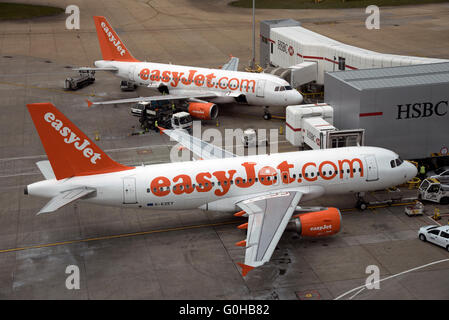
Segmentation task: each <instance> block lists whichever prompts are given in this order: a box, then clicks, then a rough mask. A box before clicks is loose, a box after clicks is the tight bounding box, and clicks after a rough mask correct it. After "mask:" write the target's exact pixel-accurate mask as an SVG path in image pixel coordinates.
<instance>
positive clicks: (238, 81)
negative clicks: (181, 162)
mask: <svg viewBox="0 0 449 320" xmlns="http://www.w3.org/2000/svg"><path fill="white" fill-rule="evenodd" d="M94 21H95V27H96V28H97V35H98V40H99V42H100V49H101V53H102V55H103V60H99V61H95V66H96V68H89V67H83V68H77V69H75V70H104V71H110V72H112V73H113V74H114V75H116V76H117V77H119V78H122V79H124V80H126V81H129V82H132V83H134V84H136V85H140V86H147V87H151V88H157V89H158V90H159V91H160V92H161V93H164V94H166V95H163V96H156V97H140V98H134V99H121V100H112V101H101V102H93V103H92V102H90V101H88V104H89V106H90V105H92V104H117V103H131V102H140V101H155V100H186V101H187V103H188V104H189V106H188V110H189V113H190V114H191V115H192V116H194V117H196V118H199V119H204V120H208V119H214V118H216V117H217V115H218V108H217V105H216V103H234V102H238V103H245V104H249V105H256V106H265V107H268V106H288V105H296V104H300V103H301V102H302V100H303V98H302V95H301V94H300V93H299V92H298V91H297V90H294V89H292V87H291V86H290V84H289V83H288V82H287V81H285V80H283V79H281V78H279V77H277V76H274V75H270V74H265V73H251V72H240V71H237V67H238V59H237V58H232V59H231V61H230V62H229V63H227V64H225V65H224V66H223V68H222V69H207V68H197V67H187V66H178V65H172V64H161V63H153V62H143V61H139V60H137V59H136V58H134V57H133V56H132V54H131V53H130V52H129V50H128V49H127V48H126V47H125V44H124V43H123V41H122V40H121V39H120V38H119V37H118V35H117V33H116V32H115V31H114V30H113V29H112V27H111V26H110V25H109V23H108V21H107V20H106V18H104V17H94ZM264 117H265V118H266V119H267V118H269V117H270V116H269V113H268V111H266V112H265V116H264Z"/></svg>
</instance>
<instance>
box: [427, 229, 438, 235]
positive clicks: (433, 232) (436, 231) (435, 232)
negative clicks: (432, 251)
mask: <svg viewBox="0 0 449 320" xmlns="http://www.w3.org/2000/svg"><path fill="white" fill-rule="evenodd" d="M429 233H430V234H434V235H436V236H437V235H438V234H439V233H440V230H430V231H429Z"/></svg>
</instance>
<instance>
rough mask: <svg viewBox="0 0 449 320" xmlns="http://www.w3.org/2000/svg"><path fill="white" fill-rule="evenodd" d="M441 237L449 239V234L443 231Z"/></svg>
mask: <svg viewBox="0 0 449 320" xmlns="http://www.w3.org/2000/svg"><path fill="white" fill-rule="evenodd" d="M440 237H443V238H446V239H449V233H446V232H444V231H441V234H440Z"/></svg>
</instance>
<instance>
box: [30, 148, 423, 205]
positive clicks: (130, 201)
mask: <svg viewBox="0 0 449 320" xmlns="http://www.w3.org/2000/svg"><path fill="white" fill-rule="evenodd" d="M397 158H398V156H397V155H396V154H395V153H394V152H392V151H389V150H386V149H382V148H375V147H349V148H338V149H327V150H311V151H301V152H290V153H277V154H272V155H257V156H247V157H234V158H227V159H220V160H200V161H188V162H176V163H166V164H156V165H149V166H139V167H136V168H133V169H130V170H124V171H119V172H111V173H107V174H99V175H98V174H97V175H88V176H78V177H73V178H67V179H63V180H55V179H51V180H45V181H40V182H36V183H34V184H31V185H29V186H28V193H29V194H31V195H37V196H42V197H50V198H51V197H54V196H55V195H57V194H58V193H59V192H61V190H68V189H71V188H77V187H80V186H84V187H92V188H95V189H96V190H97V192H96V194H95V196H93V197H91V198H89V199H86V200H85V201H87V202H92V203H98V204H103V205H110V206H121V207H127V208H144V209H156V210H163V209H192V208H199V207H201V208H202V209H209V210H219V211H234V210H236V206H235V203H236V202H238V201H240V200H243V199H247V198H248V196H257V195H259V194H264V193H267V192H272V191H282V190H285V191H288V190H300V191H301V192H302V193H303V194H304V196H303V198H302V199H303V201H307V200H311V199H314V198H317V197H320V196H323V195H325V194H339V193H347V192H366V191H372V190H379V189H384V188H387V187H391V186H394V185H398V184H401V183H403V182H405V181H408V180H410V179H411V178H412V177H413V176H414V174H415V173H416V168H415V167H414V166H413V164H411V163H408V162H404V163H402V164H401V165H399V166H396V167H394V168H393V167H392V166H391V165H390V162H391V161H392V160H395V159H397Z"/></svg>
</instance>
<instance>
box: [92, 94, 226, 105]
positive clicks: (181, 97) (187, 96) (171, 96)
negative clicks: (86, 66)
mask: <svg viewBox="0 0 449 320" xmlns="http://www.w3.org/2000/svg"><path fill="white" fill-rule="evenodd" d="M215 97H217V95H216V94H215V93H191V94H181V95H175V94H166V95H163V96H152V97H138V98H129V99H118V100H109V101H89V100H86V101H87V105H88V106H89V107H90V106H92V105H102V104H119V103H137V102H144V101H145V102H151V101H164V100H186V99H192V98H215Z"/></svg>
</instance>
